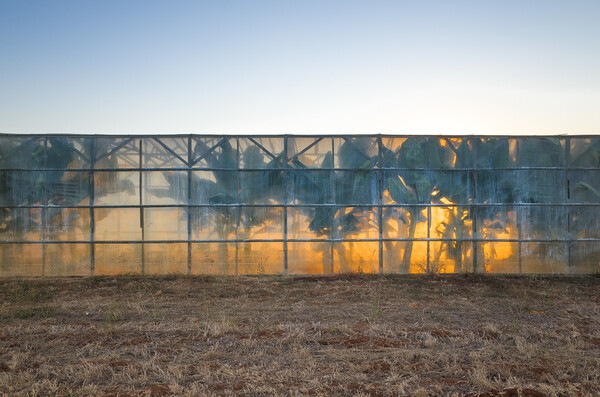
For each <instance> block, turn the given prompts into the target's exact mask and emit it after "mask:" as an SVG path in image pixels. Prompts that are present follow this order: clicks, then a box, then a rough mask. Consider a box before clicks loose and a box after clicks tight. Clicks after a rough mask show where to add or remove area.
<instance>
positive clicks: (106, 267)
mask: <svg viewBox="0 0 600 397" xmlns="http://www.w3.org/2000/svg"><path fill="white" fill-rule="evenodd" d="M138 212H139V210H138ZM94 249H95V255H94V258H95V267H94V274H95V275H97V276H111V275H117V274H140V273H141V271H142V244H96V245H95V246H94Z"/></svg>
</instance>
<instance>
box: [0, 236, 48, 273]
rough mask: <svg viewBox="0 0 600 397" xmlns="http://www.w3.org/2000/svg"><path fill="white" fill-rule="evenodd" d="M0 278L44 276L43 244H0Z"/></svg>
mask: <svg viewBox="0 0 600 397" xmlns="http://www.w3.org/2000/svg"><path fill="white" fill-rule="evenodd" d="M0 250H1V252H0V255H1V256H0V258H2V261H0V277H9V276H10V277H14V276H34V277H38V276H41V275H42V263H43V257H42V256H43V248H42V244H0Z"/></svg>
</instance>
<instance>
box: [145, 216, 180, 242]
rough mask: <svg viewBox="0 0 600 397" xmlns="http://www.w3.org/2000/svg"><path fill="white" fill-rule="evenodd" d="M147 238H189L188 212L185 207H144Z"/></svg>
mask: <svg viewBox="0 0 600 397" xmlns="http://www.w3.org/2000/svg"><path fill="white" fill-rule="evenodd" d="M144 239H145V240H187V212H186V210H185V209H184V208H146V209H144Z"/></svg>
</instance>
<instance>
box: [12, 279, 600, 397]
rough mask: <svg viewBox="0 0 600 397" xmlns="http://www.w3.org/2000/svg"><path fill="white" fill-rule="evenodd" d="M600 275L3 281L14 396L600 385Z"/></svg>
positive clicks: (554, 390)
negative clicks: (560, 276)
mask: <svg viewBox="0 0 600 397" xmlns="http://www.w3.org/2000/svg"><path fill="white" fill-rule="evenodd" d="M599 303H600V278H598V277H593V276H590V277H562V278H559V277H539V276H538V277H507V276H484V277H481V276H404V277H366V276H352V277H351V276H348V277H345V276H340V277H335V278H321V277H306V278H271V277H263V278H241V277H240V278H233V277H232V278H200V277H160V278H158V277H155V278H150V277H122V278H108V277H93V278H85V279H42V280H40V279H36V280H31V279H27V280H18V279H8V280H6V279H5V280H2V281H0V394H3V393H4V394H6V395H81V396H84V395H85V396H87V395H106V396H138V395H145V396H167V395H294V396H296V395H317V396H329V395H356V396H365V395H372V396H383V395H415V396H427V395H449V396H452V395H471V396H500V395H503V396H543V395H551V396H552V395H564V396H572V395H598V393H600V386H599V385H600V306H599Z"/></svg>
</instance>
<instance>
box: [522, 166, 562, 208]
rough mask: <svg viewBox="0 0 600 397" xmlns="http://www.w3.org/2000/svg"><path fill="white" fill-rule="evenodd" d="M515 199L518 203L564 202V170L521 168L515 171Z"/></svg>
mask: <svg viewBox="0 0 600 397" xmlns="http://www.w3.org/2000/svg"><path fill="white" fill-rule="evenodd" d="M516 183H517V185H516V189H515V190H516V193H517V194H516V197H515V200H516V201H517V202H520V203H564V202H565V201H566V198H567V183H566V180H565V173H564V171H546V170H522V171H518V173H517V181H516Z"/></svg>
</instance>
